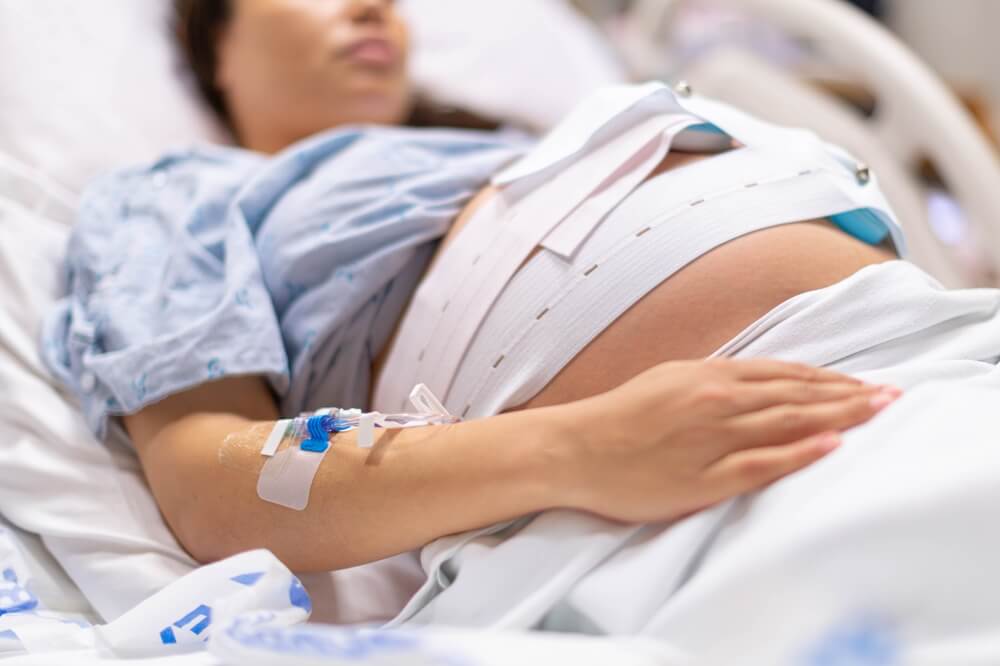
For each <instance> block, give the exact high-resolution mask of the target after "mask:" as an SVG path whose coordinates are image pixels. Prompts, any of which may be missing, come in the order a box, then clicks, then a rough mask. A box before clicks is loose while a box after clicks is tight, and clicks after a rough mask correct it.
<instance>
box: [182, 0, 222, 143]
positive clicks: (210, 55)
mask: <svg viewBox="0 0 1000 666" xmlns="http://www.w3.org/2000/svg"><path fill="white" fill-rule="evenodd" d="M232 10H233V8H232V4H231V2H230V0H174V23H173V30H174V36H175V37H176V39H177V44H178V45H179V46H180V49H181V52H182V53H183V55H184V57H185V58H186V60H187V63H188V66H189V67H190V68H191V72H192V73H193V74H194V77H195V81H196V82H197V84H198V90H200V91H201V94H202V96H203V97H204V98H205V101H206V102H208V105H209V106H211V107H212V110H213V111H215V112H216V113H217V114H219V117H220V118H222V119H223V120H224V121H225V122H226V124H227V125H228V124H230V122H229V121H230V118H229V109H228V108H227V107H226V97H225V95H223V94H222V90H221V89H220V88H219V86H217V85H216V83H215V72H216V68H217V66H218V49H217V44H218V41H219V33H220V32H221V31H222V29H223V28H225V27H226V24H227V23H228V22H229V19H230V16H231V15H232Z"/></svg>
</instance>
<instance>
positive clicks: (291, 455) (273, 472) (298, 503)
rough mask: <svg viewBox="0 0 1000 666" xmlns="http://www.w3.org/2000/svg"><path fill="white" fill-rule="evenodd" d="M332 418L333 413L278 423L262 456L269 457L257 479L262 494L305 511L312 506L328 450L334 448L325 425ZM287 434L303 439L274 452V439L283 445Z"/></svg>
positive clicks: (261, 496) (270, 500)
mask: <svg viewBox="0 0 1000 666" xmlns="http://www.w3.org/2000/svg"><path fill="white" fill-rule="evenodd" d="M332 420H333V417H331V416H329V415H318V416H312V417H309V418H298V419H295V420H294V421H292V422H291V423H287V422H286V423H284V424H282V422H281V421H279V422H278V423H277V424H275V427H274V429H273V430H272V432H271V436H270V437H269V438H268V440H267V441H266V442H265V446H264V448H263V449H262V450H261V455H265V456H267V458H268V459H267V462H266V463H264V467H263V468H262V469H261V471H260V476H259V477H258V478H257V496H258V497H260V498H261V499H262V500H264V501H265V502H271V503H272V504H278V505H280V506H284V507H287V508H289V509H294V510H295V511H304V510H305V508H306V507H307V506H308V505H309V494H310V492H311V491H312V485H313V480H314V479H315V478H316V474H317V472H319V466H320V465H321V464H322V462H323V458H325V457H326V452H327V451H329V450H330V442H329V432H328V430H327V428H326V427H324V425H323V424H324V423H330V421H332ZM282 425H283V426H284V427H283V428H282V427H281V426H282ZM286 434H292V435H293V436H294V437H295V439H298V440H300V441H299V442H298V443H296V442H295V441H293V442H292V445H291V446H287V447H285V448H284V449H282V450H280V451H277V450H274V452H273V453H272V452H271V451H272V447H274V446H275V444H274V441H275V440H277V441H278V442H279V444H280V442H281V441H282V440H283V439H285V435H286ZM269 453H270V455H268V454H269Z"/></svg>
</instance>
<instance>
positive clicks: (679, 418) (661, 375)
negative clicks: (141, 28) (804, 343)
mask: <svg viewBox="0 0 1000 666" xmlns="http://www.w3.org/2000/svg"><path fill="white" fill-rule="evenodd" d="M900 394H901V392H900V391H899V390H898V389H892V388H886V387H876V386H870V385H866V384H863V383H861V382H859V381H857V380H854V379H851V378H850V377H846V376H844V375H840V374H837V373H834V372H830V371H826V370H819V369H816V368H811V367H808V366H803V365H797V364H789V363H782V362H778V361H734V360H721V359H717V360H709V361H696V362H679V363H678V362H675V363H666V364H664V365H661V366H658V367H656V368H653V369H652V370H649V371H648V372H645V373H643V374H642V375H639V376H638V377H636V378H635V379H633V380H631V381H629V382H628V383H626V384H624V385H622V386H621V387H619V388H617V389H615V390H613V391H611V392H609V393H606V394H604V395H601V396H597V397H594V398H589V399H587V400H583V401H580V402H577V403H572V404H571V405H567V406H566V409H567V410H568V411H566V412H564V413H565V414H566V415H567V416H568V417H569V423H570V424H571V425H570V426H569V428H570V432H571V438H570V439H571V445H570V448H569V449H568V450H567V451H565V455H564V456H563V457H562V458H564V459H563V465H564V468H565V470H566V471H567V472H568V473H567V475H566V476H565V477H563V478H562V481H564V482H565V483H566V487H568V488H569V497H568V500H569V501H568V504H567V505H568V506H570V507H572V508H577V509H582V510H586V511H590V512H593V513H597V514H600V515H603V516H606V517H608V518H612V519H615V520H621V521H626V522H653V521H665V520H673V519H676V518H679V517H681V516H684V515H687V514H690V513H692V512H694V511H698V510H700V509H704V508H707V507H709V506H712V505H714V504H716V503H718V502H721V501H723V500H726V499H729V498H731V497H734V496H736V495H741V494H743V493H746V492H750V491H753V490H757V489H759V488H761V487H763V486H766V485H768V484H770V483H773V482H774V481H776V480H778V479H780V478H782V477H784V476H786V475H788V474H791V473H793V472H796V471H798V470H800V469H802V468H804V467H806V466H807V465H809V464H811V463H813V462H815V461H817V460H819V459H820V458H822V457H823V456H825V455H826V454H828V453H830V452H831V451H833V450H834V449H836V448H837V446H838V445H839V444H840V435H839V432H840V431H843V430H846V429H848V428H851V427H853V426H856V425H859V424H861V423H864V422H865V421H868V420H869V419H871V418H872V417H873V416H874V415H875V414H877V413H878V412H879V411H881V410H882V409H883V408H885V407H886V406H887V405H889V404H891V403H892V402H893V401H894V400H895V399H896V398H898V397H899V395H900Z"/></svg>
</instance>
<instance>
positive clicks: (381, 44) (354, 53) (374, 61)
mask: <svg viewBox="0 0 1000 666" xmlns="http://www.w3.org/2000/svg"><path fill="white" fill-rule="evenodd" d="M341 53H342V55H344V56H345V57H346V58H348V59H350V60H353V61H355V62H358V63H361V64H364V65H371V66H375V67H391V66H393V65H395V64H396V61H397V60H398V59H399V54H398V52H397V50H396V47H395V46H393V44H392V42H390V41H388V40H385V39H378V38H367V39H359V40H358V41H356V42H354V43H353V44H351V45H350V46H349V47H347V48H346V49H344V50H343V51H342V52H341Z"/></svg>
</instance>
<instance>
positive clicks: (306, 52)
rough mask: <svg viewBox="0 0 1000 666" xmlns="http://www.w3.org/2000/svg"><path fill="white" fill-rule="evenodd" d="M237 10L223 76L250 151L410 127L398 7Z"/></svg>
mask: <svg viewBox="0 0 1000 666" xmlns="http://www.w3.org/2000/svg"><path fill="white" fill-rule="evenodd" d="M233 10H234V12H233V16H232V20H231V21H230V23H229V24H228V25H227V27H226V29H225V31H224V32H223V34H222V35H220V42H219V50H218V54H219V68H218V71H217V72H216V76H217V84H218V86H219V88H220V89H221V90H222V91H223V93H224V94H225V97H226V102H227V106H228V109H229V112H230V115H231V116H232V120H233V124H234V126H235V128H236V131H237V133H238V134H239V137H240V139H241V141H242V142H243V143H244V145H246V146H247V147H249V148H254V149H257V150H262V151H265V152H274V151H277V150H280V149H282V148H284V147H286V146H287V145H289V144H290V143H293V142H295V141H297V140H299V139H302V138H305V137H307V136H309V135H311V134H315V133H316V132H319V131H322V130H325V129H329V128H331V127H336V126H338V125H345V124H355V123H358V124H363V123H366V124H399V123H401V122H403V120H405V118H406V116H407V115H408V113H409V111H410V105H411V93H410V85H409V79H408V77H407V66H406V64H407V52H408V48H409V38H408V34H407V30H406V24H405V23H404V22H403V20H402V18H401V17H400V15H399V14H398V13H397V12H396V7H395V4H394V2H393V1H392V0H234V2H233Z"/></svg>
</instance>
